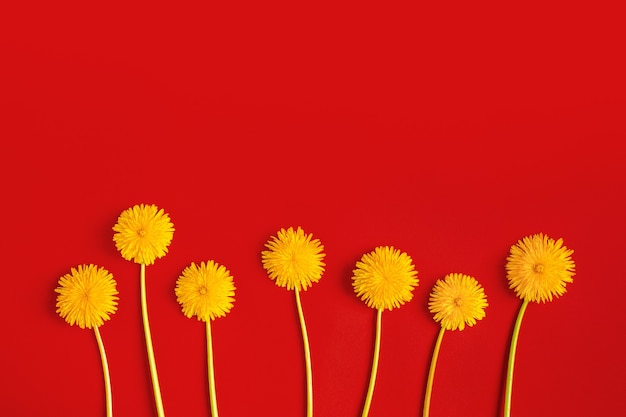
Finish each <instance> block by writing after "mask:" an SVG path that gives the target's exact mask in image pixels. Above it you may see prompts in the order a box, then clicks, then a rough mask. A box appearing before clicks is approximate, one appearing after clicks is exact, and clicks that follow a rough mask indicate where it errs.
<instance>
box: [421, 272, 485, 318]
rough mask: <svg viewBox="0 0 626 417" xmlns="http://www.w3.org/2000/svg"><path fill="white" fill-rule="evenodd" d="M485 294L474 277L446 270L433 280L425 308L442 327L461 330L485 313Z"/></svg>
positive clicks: (482, 316)
mask: <svg viewBox="0 0 626 417" xmlns="http://www.w3.org/2000/svg"><path fill="white" fill-rule="evenodd" d="M486 307H487V297H486V296H485V291H484V290H483V288H482V287H481V286H480V284H479V283H478V281H476V279H475V278H473V277H471V276H469V275H465V274H448V275H446V276H445V277H444V279H443V280H437V282H436V283H435V286H434V288H433V291H432V293H431V294H430V300H429V303H428V309H429V310H430V312H431V313H434V315H435V316H434V319H435V321H436V322H440V323H441V326H442V327H443V328H444V329H445V330H457V329H458V330H463V329H464V328H465V325H468V326H473V325H475V324H476V321H477V320H482V319H483V318H484V317H485V308H486Z"/></svg>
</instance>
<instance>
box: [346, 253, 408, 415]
mask: <svg viewBox="0 0 626 417" xmlns="http://www.w3.org/2000/svg"><path fill="white" fill-rule="evenodd" d="M352 280H353V282H352V286H353V287H354V291H355V292H356V295H357V297H360V298H361V300H363V301H364V302H365V303H366V304H367V305H368V306H369V307H372V308H374V309H376V310H377V315H376V339H375V344H374V356H373V360H372V371H371V375H370V382H369V387H368V390H367V395H366V397H365V404H364V406H363V417H365V416H367V415H368V414H369V409H370V406H371V402H372V396H373V394H374V385H375V382H376V374H377V372H378V360H379V356H380V339H381V332H382V313H383V310H385V309H387V310H392V309H394V308H398V307H400V306H401V305H403V304H404V303H406V302H408V301H410V300H411V299H412V298H413V289H414V288H415V287H416V286H417V285H418V283H419V280H418V279H417V271H416V270H415V267H414V265H413V260H412V259H411V257H410V256H409V255H407V254H406V253H404V252H400V251H399V250H397V249H394V248H393V247H392V246H384V247H383V246H379V247H377V248H376V249H374V251H373V252H370V253H366V254H364V255H363V256H362V258H361V260H360V261H359V262H357V264H356V269H355V270H354V271H353V277H352Z"/></svg>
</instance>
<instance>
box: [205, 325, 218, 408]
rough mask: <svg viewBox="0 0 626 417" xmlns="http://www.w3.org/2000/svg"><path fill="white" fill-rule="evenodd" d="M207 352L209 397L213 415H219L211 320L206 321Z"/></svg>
mask: <svg viewBox="0 0 626 417" xmlns="http://www.w3.org/2000/svg"><path fill="white" fill-rule="evenodd" d="M206 352H207V363H208V371H209V399H210V402H211V417H217V395H216V394H215V368H214V367H213V337H212V336H211V320H210V319H209V320H207V322H206Z"/></svg>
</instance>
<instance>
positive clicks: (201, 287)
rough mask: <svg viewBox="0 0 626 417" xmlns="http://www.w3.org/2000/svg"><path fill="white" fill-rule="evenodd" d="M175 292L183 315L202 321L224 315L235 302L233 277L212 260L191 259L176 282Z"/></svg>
mask: <svg viewBox="0 0 626 417" xmlns="http://www.w3.org/2000/svg"><path fill="white" fill-rule="evenodd" d="M175 293H176V299H177V301H178V302H179V303H180V305H181V307H182V310H183V314H184V315H185V316H187V317H191V316H196V317H197V318H198V320H200V321H204V322H207V321H209V320H215V319H216V318H217V317H223V316H225V315H226V313H228V312H229V311H230V310H231V309H232V307H233V303H234V301H235V285H234V283H233V277H232V276H231V275H230V272H229V271H228V270H227V269H226V268H225V267H224V266H222V265H219V264H217V263H216V262H214V261H208V262H206V263H205V262H202V263H200V265H196V264H195V263H193V262H192V263H191V265H189V266H188V267H187V268H185V270H184V271H183V273H182V274H181V276H180V277H179V278H178V280H177V281H176V289H175Z"/></svg>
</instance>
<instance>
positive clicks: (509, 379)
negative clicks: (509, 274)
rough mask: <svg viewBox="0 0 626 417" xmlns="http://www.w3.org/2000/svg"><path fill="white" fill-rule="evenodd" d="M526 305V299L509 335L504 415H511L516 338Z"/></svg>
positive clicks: (508, 416) (505, 416) (517, 337)
mask: <svg viewBox="0 0 626 417" xmlns="http://www.w3.org/2000/svg"><path fill="white" fill-rule="evenodd" d="M527 306H528V300H524V302H522V305H521V306H520V309H519V313H518V314H517V320H516V321H515V326H514V327H513V336H512V337H511V350H510V351H509V366H508V369H507V371H506V390H505V396H504V417H510V416H511V393H512V390H513V368H514V366H515V351H516V350H517V340H518V339H519V330H520V327H521V325H522V319H523V318H524V312H525V311H526V307H527Z"/></svg>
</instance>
